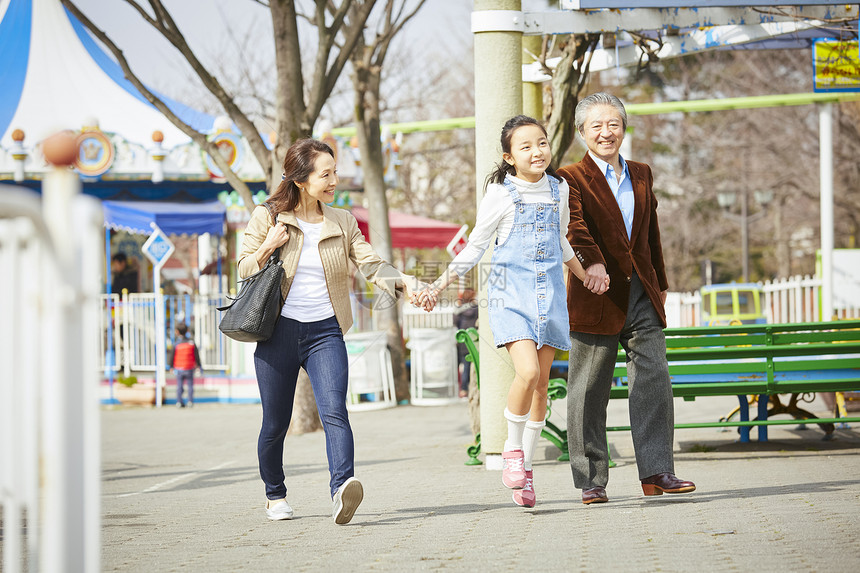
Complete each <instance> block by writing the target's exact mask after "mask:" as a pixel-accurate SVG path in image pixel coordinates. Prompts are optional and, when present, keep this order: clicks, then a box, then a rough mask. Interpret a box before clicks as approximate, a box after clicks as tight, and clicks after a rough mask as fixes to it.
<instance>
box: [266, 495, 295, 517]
mask: <svg viewBox="0 0 860 573" xmlns="http://www.w3.org/2000/svg"><path fill="white" fill-rule="evenodd" d="M266 517H268V518H269V519H271V520H272V521H280V520H281V519H292V518H293V508H292V507H290V504H289V503H287V500H286V499H270V500H268V501H267V502H266Z"/></svg>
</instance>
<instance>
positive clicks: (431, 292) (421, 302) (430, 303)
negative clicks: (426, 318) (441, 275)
mask: <svg viewBox="0 0 860 573" xmlns="http://www.w3.org/2000/svg"><path fill="white" fill-rule="evenodd" d="M439 292H440V290H439V289H438V288H435V287H434V286H433V285H424V289H423V290H422V291H421V292H420V293H416V296H415V298H414V299H412V304H413V305H415V306H420V307H422V308H423V309H424V310H425V311H427V312H430V311H431V310H433V308H435V306H436V303H437V302H439Z"/></svg>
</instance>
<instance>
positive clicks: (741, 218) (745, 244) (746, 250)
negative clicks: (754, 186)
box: [717, 187, 773, 282]
mask: <svg viewBox="0 0 860 573" xmlns="http://www.w3.org/2000/svg"><path fill="white" fill-rule="evenodd" d="M740 195H741V205H740V207H741V212H740V214H736V213H732V212H731V210H730V209H731V208H732V205H734V203H735V199H736V198H737V194H736V193H734V192H731V191H728V192H722V193H717V203H718V204H719V205H720V207H722V209H723V214H724V215H725V216H726V217H728V218H729V219H732V220H733V221H735V222H737V223H739V224H740V227H741V253H742V257H743V261H742V262H743V279H742V280H743V282H747V281H748V280H749V278H750V245H749V224H750V222H751V221H755V220H757V219H760V218H762V217H763V216H764V215H765V211H759V212H758V213H754V214H752V215H750V214H749V201H748V195H749V190H748V189H747V188H746V187H744V188H743V189H742V190H741V193H740ZM753 195H754V196H755V201H756V203H758V204H759V205H760V206H761V207H766V206H767V204H768V203H770V202H771V200H772V199H773V192H772V191H769V190H768V191H756V192H755V193H754V194H753Z"/></svg>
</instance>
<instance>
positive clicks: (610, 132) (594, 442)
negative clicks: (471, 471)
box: [558, 93, 696, 504]
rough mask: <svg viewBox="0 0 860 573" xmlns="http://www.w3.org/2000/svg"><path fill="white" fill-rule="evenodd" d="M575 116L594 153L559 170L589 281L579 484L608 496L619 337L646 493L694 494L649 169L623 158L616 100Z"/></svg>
mask: <svg viewBox="0 0 860 573" xmlns="http://www.w3.org/2000/svg"><path fill="white" fill-rule="evenodd" d="M574 121H575V125H576V129H577V130H578V131H579V133H580V135H581V136H582V137H583V139H584V140H585V143H586V145H587V147H588V153H587V154H586V155H585V157H583V158H582V160H581V161H579V162H578V163H575V164H573V165H568V166H566V167H564V168H562V169H560V170H559V171H558V173H559V175H561V176H562V177H564V178H565V179H566V180H567V183H568V185H569V186H570V226H569V227H568V235H567V238H568V240H569V241H570V244H571V246H572V247H573V251H574V253H575V255H576V257H577V258H578V259H579V261H580V263H582V266H583V268H584V269H585V270H586V274H585V280H584V281H582V282H581V283H580V281H578V280H576V279H573V280H571V281H570V286H569V288H568V295H567V296H568V298H567V305H568V309H569V311H570V330H571V332H570V338H571V342H572V345H573V347H572V348H571V351H570V367H569V369H568V396H567V403H568V416H567V428H568V435H567V437H568V444H569V447H570V467H571V471H572V473H573V482H574V485H575V486H576V487H577V488H579V489H581V490H582V502H583V503H585V504H590V503H602V502H606V501H608V500H609V498H608V497H607V495H606V484H607V482H608V481H609V454H608V451H607V444H606V407H607V405H608V403H609V389H610V386H611V384H612V370H613V368H614V366H615V358H616V355H617V351H618V344H619V342H620V343H621V346H622V347H623V348H624V350H625V351H626V352H627V363H628V373H629V380H628V383H629V387H630V398H629V408H630V426H631V430H632V434H633V446H634V449H635V451H636V464H637V466H638V469H639V479H640V481H641V482H642V491H643V493H644V494H645V495H660V494H662V493H664V492H665V493H687V492H691V491H693V490H695V489H696V486H695V485H694V484H693V482H690V481H684V480H681V479H678V478H677V477H676V476H675V473H674V471H675V470H674V458H673V454H672V444H673V434H674V410H673V404H672V385H671V382H670V380H669V369H668V365H667V363H666V341H665V338H664V336H663V328H664V327H665V326H666V313H665V309H664V306H663V305H664V303H665V300H666V290H667V289H668V283H667V281H666V273H665V269H664V266H663V252H662V247H661V245H660V229H659V227H658V225H657V199H656V197H655V196H654V193H653V191H652V190H651V185H652V182H653V178H652V176H651V169H650V168H649V167H648V166H647V165H645V164H644V163H636V162H633V161H625V160H624V158H622V157H621V154H620V150H621V142H622V141H623V140H624V133H625V130H626V128H627V112H626V111H625V109H624V105H623V104H622V103H621V101H619V99H618V98H617V97H615V96H613V95H610V94H606V93H596V94H592V95H590V96H588V97H586V98H584V99H583V100H582V101H581V102H579V105H577V106H576V113H575V117H574ZM607 277H608V279H609V280H607Z"/></svg>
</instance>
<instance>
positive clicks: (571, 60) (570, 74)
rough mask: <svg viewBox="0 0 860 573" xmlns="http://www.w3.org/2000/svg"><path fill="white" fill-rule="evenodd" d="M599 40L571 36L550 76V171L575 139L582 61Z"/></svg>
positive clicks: (584, 73)
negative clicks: (574, 120) (575, 119)
mask: <svg viewBox="0 0 860 573" xmlns="http://www.w3.org/2000/svg"><path fill="white" fill-rule="evenodd" d="M599 39H600V35H599V34H586V35H573V34H571V35H570V37H569V38H568V40H567V44H565V46H564V50H563V52H562V56H561V61H560V62H559V63H558V66H556V68H555V71H554V72H553V74H552V109H551V111H550V116H549V121H547V126H546V128H547V133H548V134H549V144H550V151H552V165H553V167H558V166H559V164H560V163H561V161H563V160H564V154H565V153H567V150H568V148H569V147H570V144H571V143H572V142H573V138H574V136H575V135H576V133H575V129H574V125H573V115H574V111H575V109H576V103H577V100H578V99H579V92H580V91H581V90H582V88H583V87H584V85H585V82H584V80H585V78H586V77H587V76H588V66H587V64H586V63H585V61H586V60H585V57H586V55H587V54H588V52H590V51H591V50H592V49H593V47H594V46H596V45H597V41H598V40H599Z"/></svg>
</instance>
